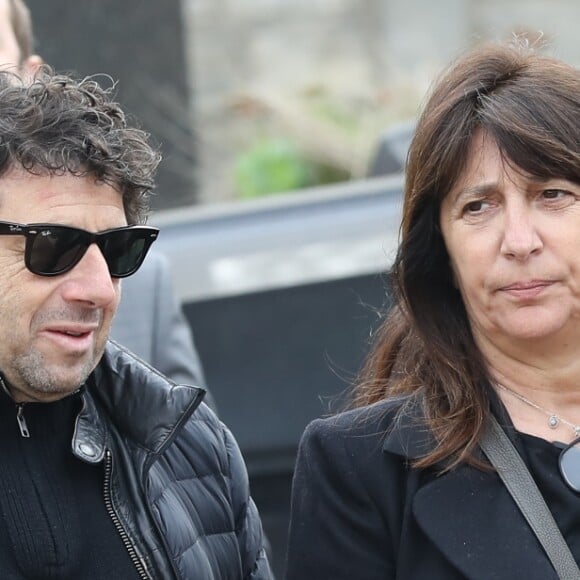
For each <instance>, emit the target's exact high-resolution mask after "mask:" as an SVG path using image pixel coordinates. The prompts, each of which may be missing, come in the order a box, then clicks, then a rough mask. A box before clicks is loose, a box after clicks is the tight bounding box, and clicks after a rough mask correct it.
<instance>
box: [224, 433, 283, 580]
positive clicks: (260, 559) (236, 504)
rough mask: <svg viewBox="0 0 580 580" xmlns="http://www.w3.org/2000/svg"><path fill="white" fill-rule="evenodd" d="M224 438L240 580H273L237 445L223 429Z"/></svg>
mask: <svg viewBox="0 0 580 580" xmlns="http://www.w3.org/2000/svg"><path fill="white" fill-rule="evenodd" d="M223 429H224V439H225V444H226V449H227V453H228V460H229V467H230V472H229V474H230V482H231V494H232V506H233V509H234V514H235V518H236V536H237V538H238V543H239V547H240V556H241V558H242V570H243V575H244V576H243V577H244V580H246V579H247V580H273V575H272V572H271V570H270V564H269V563H268V558H267V556H266V553H265V550H264V535H263V531H262V523H261V521H260V516H259V514H258V510H257V508H256V505H255V504H254V501H253V500H252V498H251V497H250V486H249V482H248V473H247V470H246V466H245V464H244V460H243V458H242V455H241V453H240V450H239V448H238V445H237V443H236V441H235V439H234V437H233V435H232V434H231V433H230V431H229V430H228V428H227V427H225V426H224V427H223Z"/></svg>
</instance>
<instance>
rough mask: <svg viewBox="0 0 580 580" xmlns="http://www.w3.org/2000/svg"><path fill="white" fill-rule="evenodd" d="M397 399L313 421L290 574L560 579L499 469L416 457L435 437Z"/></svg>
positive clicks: (295, 499) (317, 578)
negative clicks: (450, 465) (449, 465)
mask: <svg viewBox="0 0 580 580" xmlns="http://www.w3.org/2000/svg"><path fill="white" fill-rule="evenodd" d="M395 406H396V403H386V402H383V403H378V404H377V405H374V406H371V407H367V408H364V409H357V410H355V411H350V412H347V413H344V414H341V415H338V416H336V417H333V418H329V419H323V420H316V421H314V422H313V423H311V424H310V425H309V426H308V428H307V429H306V431H305V433H304V436H303V439H302V442H301V445H300V450H299V456H298V462H297V466H296V472H295V476H294V487H293V494H292V515H291V525H290V538H289V549H288V566H287V576H286V578H287V580H395V579H396V580H460V579H462V580H463V579H466V578H467V579H470V580H519V579H523V580H556V579H557V576H556V573H555V571H554V569H553V568H552V566H551V564H550V562H549V560H548V558H547V556H546V555H545V553H544V552H543V550H542V548H541V546H540V544H539V543H538V541H537V539H536V537H535V536H534V534H533V532H532V531H531V529H530V528H529V526H528V525H527V523H526V522H525V520H524V518H523V516H522V514H521V513H520V511H519V510H518V508H517V506H516V505H515V503H514V501H513V500H512V498H511V496H510V495H509V492H508V491H507V489H506V488H505V487H504V485H503V484H502V482H501V480H500V479H499V477H498V476H497V474H496V473H495V472H493V471H487V472H486V471H481V470H478V469H475V468H472V467H469V466H466V465H462V466H460V467H458V468H456V469H454V470H452V471H450V472H447V473H445V474H443V475H438V471H435V470H434V469H423V470H418V469H411V468H410V467H409V460H410V459H412V458H416V457H419V456H420V455H422V454H424V451H425V449H426V446H430V445H432V444H433V442H432V440H431V438H430V437H429V436H428V435H427V434H426V432H425V431H424V430H422V429H421V428H420V426H419V423H418V422H417V421H416V420H415V418H412V417H410V416H405V417H403V419H402V421H401V422H397V423H396V424H394V425H393V417H394V410H395V409H394V407H395ZM387 432H388V434H387Z"/></svg>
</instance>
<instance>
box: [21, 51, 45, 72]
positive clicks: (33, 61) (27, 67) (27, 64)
mask: <svg viewBox="0 0 580 580" xmlns="http://www.w3.org/2000/svg"><path fill="white" fill-rule="evenodd" d="M43 64H44V60H42V57H41V56H39V55H38V54H31V55H30V56H29V57H28V58H27V59H26V60H25V61H24V62H23V63H22V67H21V70H22V72H23V73H24V74H25V75H27V76H30V77H34V75H35V74H36V73H37V72H38V69H39V68H40V67H41V66H42V65H43Z"/></svg>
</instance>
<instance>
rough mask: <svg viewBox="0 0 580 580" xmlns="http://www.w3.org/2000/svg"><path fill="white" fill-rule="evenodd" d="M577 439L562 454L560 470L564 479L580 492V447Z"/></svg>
mask: <svg viewBox="0 0 580 580" xmlns="http://www.w3.org/2000/svg"><path fill="white" fill-rule="evenodd" d="M579 443H580V442H579V441H575V442H574V443H573V444H572V445H570V446H569V447H566V449H564V450H563V451H562V453H561V454H560V472H561V473H562V477H563V478H564V481H565V482H566V483H567V484H568V485H569V486H570V487H571V488H572V489H573V490H574V491H577V492H580V447H579Z"/></svg>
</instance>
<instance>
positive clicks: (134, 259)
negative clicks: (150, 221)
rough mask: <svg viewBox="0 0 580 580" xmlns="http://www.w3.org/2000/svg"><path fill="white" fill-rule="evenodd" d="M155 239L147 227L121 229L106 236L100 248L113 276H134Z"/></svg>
mask: <svg viewBox="0 0 580 580" xmlns="http://www.w3.org/2000/svg"><path fill="white" fill-rule="evenodd" d="M153 231H154V230H153ZM155 237H156V236H155V235H153V233H152V229H149V228H145V227H144V228H140V227H134V228H127V229H119V230H116V231H111V232H107V233H106V234H104V235H103V238H102V241H101V242H100V243H99V246H100V248H101V251H102V252H103V255H104V256H105V260H106V261H107V264H108V265H109V272H110V273H111V276H113V277H115V278H125V277H126V276H130V275H131V274H134V273H135V272H136V271H137V270H138V269H139V266H141V264H142V263H143V260H144V259H145V256H146V255H147V251H148V250H149V247H150V246H151V244H152V243H153V241H154V240H155Z"/></svg>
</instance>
